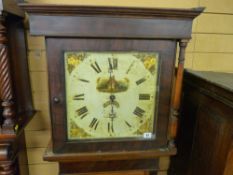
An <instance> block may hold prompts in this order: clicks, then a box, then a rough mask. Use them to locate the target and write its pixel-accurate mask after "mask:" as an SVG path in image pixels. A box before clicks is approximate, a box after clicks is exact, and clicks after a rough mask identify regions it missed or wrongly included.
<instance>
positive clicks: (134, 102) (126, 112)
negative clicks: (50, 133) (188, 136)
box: [65, 52, 158, 140]
mask: <svg viewBox="0 0 233 175" xmlns="http://www.w3.org/2000/svg"><path fill="white" fill-rule="evenodd" d="M65 74H66V76H65V79H66V102H67V126H68V127H67V128H68V130H67V132H68V133H67V135H68V139H69V140H77V139H93V138H96V139H101V138H133V137H144V136H145V134H146V133H152V134H150V135H153V133H154V127H155V126H154V123H155V121H156V118H155V113H156V91H157V89H156V88H157V77H158V54H157V53H152V52H148V53H146V52H66V53H65Z"/></svg>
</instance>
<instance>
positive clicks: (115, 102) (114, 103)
mask: <svg viewBox="0 0 233 175" xmlns="http://www.w3.org/2000/svg"><path fill="white" fill-rule="evenodd" d="M110 105H115V106H116V107H117V108H119V107H120V104H119V103H118V102H117V101H110V100H109V101H107V102H105V103H104V104H103V107H104V108H106V107H108V106H110Z"/></svg>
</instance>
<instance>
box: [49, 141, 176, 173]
mask: <svg viewBox="0 0 233 175" xmlns="http://www.w3.org/2000/svg"><path fill="white" fill-rule="evenodd" d="M175 154H176V148H172V149H168V148H166V149H165V148H163V149H156V150H148V151H131V152H127V153H126V152H122V151H121V152H93V153H54V152H53V149H52V144H49V146H48V147H47V149H46V152H45V154H44V160H46V161H51V162H58V163H59V175H71V174H72V175H74V174H77V175H79V174H80V175H81V174H86V173H105V172H118V171H122V172H123V171H145V172H148V175H155V174H159V172H166V171H167V169H168V167H169V160H170V156H172V155H175Z"/></svg>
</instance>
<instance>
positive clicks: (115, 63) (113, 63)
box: [108, 58, 118, 70]
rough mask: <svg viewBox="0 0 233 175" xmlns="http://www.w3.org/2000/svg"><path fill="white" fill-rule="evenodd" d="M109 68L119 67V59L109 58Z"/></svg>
mask: <svg viewBox="0 0 233 175" xmlns="http://www.w3.org/2000/svg"><path fill="white" fill-rule="evenodd" d="M108 63H109V69H111V70H112V69H117V66H118V59H117V58H112V59H111V58H108Z"/></svg>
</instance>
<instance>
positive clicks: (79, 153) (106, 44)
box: [21, 4, 203, 175]
mask: <svg viewBox="0 0 233 175" xmlns="http://www.w3.org/2000/svg"><path fill="white" fill-rule="evenodd" d="M21 7H22V8H24V9H25V11H26V12H28V14H29V23H30V33H31V34H33V35H44V36H45V37H46V44H47V46H46V50H47V59H48V72H49V91H50V97H49V100H50V109H51V118H52V142H53V150H52V151H53V152H54V153H52V151H51V150H49V149H48V151H47V152H46V155H45V157H44V158H45V160H50V161H58V162H59V168H60V169H59V170H60V172H59V174H60V175H61V174H62V175H71V174H73V175H74V174H80V173H91V172H112V171H120V170H121V171H126V170H127V171H130V170H145V171H147V172H149V173H150V174H163V173H165V174H166V171H167V167H168V166H166V168H160V167H159V159H160V158H161V156H166V157H167V156H169V155H173V154H174V153H175V150H176V149H175V147H174V146H172V147H169V146H168V142H169V140H170V139H172V140H173V139H174V137H175V135H176V121H175V122H173V125H171V126H173V129H171V128H169V119H170V117H172V115H171V111H172V107H174V111H175V110H176V113H178V110H179V109H178V107H179V98H180V94H181V93H180V91H181V81H182V73H183V61H184V51H185V47H186V44H187V42H186V40H187V39H190V38H191V29H192V21H193V19H194V18H195V17H197V16H198V15H199V14H200V13H201V12H202V11H203V8H198V9H188V10H187V9H186V10H185V9H151V8H144V9H143V8H126V7H125V8H124V7H92V6H66V5H39V4H22V5H21ZM179 41H181V42H180V43H181V44H180V47H181V53H180V59H179V60H180V61H179V68H178V74H177V84H176V90H174V89H173V88H174V87H173V83H174V82H173V80H174V77H175V71H174V69H175V57H176V46H177V43H178V42H179ZM64 51H118V52H120V51H146V52H150V51H151V52H158V53H159V62H160V63H159V65H160V68H159V89H158V91H159V95H158V106H157V109H158V112H157V113H156V114H154V116H155V117H157V118H156V120H155V123H154V124H155V126H156V127H155V128H156V129H155V130H154V132H155V133H156V138H155V139H151V140H145V139H129V138H125V139H101V140H83V141H80V140H76V141H69V140H68V138H67V119H66V117H67V116H66V100H65V99H66V98H65V76H64V75H65V74H64ZM172 92H175V102H174V106H172ZM53 99H58V100H57V102H56V103H55V102H54V101H53ZM156 115H157V116H156ZM169 129H171V133H169V131H168V130H169ZM169 134H170V135H169ZM169 136H171V137H169ZM164 151H165V152H164ZM168 162H169V161H168Z"/></svg>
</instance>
